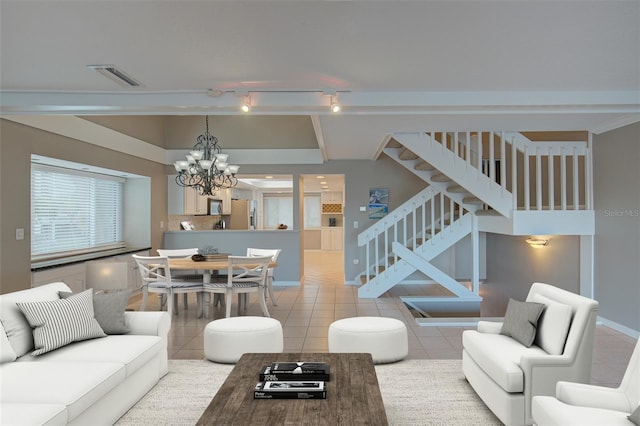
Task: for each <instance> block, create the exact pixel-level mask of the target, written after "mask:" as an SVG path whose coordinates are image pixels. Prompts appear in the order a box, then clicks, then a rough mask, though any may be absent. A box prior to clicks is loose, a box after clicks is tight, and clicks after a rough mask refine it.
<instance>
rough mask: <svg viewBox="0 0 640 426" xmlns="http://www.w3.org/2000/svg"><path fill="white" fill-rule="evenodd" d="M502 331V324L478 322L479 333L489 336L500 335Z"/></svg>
mask: <svg viewBox="0 0 640 426" xmlns="http://www.w3.org/2000/svg"><path fill="white" fill-rule="evenodd" d="M501 330H502V323H501V322H493V321H478V332H480V333H487V334H500V331H501Z"/></svg>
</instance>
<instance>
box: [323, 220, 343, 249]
mask: <svg viewBox="0 0 640 426" xmlns="http://www.w3.org/2000/svg"><path fill="white" fill-rule="evenodd" d="M320 246H321V248H322V250H335V251H341V250H342V247H343V232H342V228H339V227H335V226H334V227H323V228H321V230H320Z"/></svg>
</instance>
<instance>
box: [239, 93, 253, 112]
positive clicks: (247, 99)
mask: <svg viewBox="0 0 640 426" xmlns="http://www.w3.org/2000/svg"><path fill="white" fill-rule="evenodd" d="M240 110H241V111H242V112H249V111H251V96H249V95H245V96H243V97H242V105H241V106H240Z"/></svg>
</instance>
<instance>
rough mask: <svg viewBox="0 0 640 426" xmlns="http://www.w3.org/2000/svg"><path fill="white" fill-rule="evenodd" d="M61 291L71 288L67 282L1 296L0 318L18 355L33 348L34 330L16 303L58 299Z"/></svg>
mask: <svg viewBox="0 0 640 426" xmlns="http://www.w3.org/2000/svg"><path fill="white" fill-rule="evenodd" d="M60 291H71V289H70V288H69V287H68V286H67V285H66V284H65V283H52V284H47V285H43V286H40V287H34V288H30V289H27V290H21V291H16V292H13V293H7V294H3V295H1V296H0V320H2V325H3V326H4V329H5V331H6V333H7V337H8V338H9V342H10V343H11V347H12V348H13V350H14V352H15V353H16V356H18V357H20V356H22V355H24V354H26V353H27V352H29V351H31V350H32V349H33V331H32V329H31V326H30V325H29V322H28V321H27V319H26V318H25V317H24V315H23V314H22V312H21V311H20V309H18V305H16V303H17V302H38V301H45V300H58V299H60V297H59V296H58V292H60Z"/></svg>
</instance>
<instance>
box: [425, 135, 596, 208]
mask: <svg viewBox="0 0 640 426" xmlns="http://www.w3.org/2000/svg"><path fill="white" fill-rule="evenodd" d="M425 133H426V135H427V136H428V140H430V142H431V143H439V144H440V145H441V149H442V152H443V153H444V152H446V151H450V152H451V153H452V154H453V156H454V159H455V161H454V162H455V163H458V162H462V163H463V164H464V166H465V167H467V168H472V170H475V171H476V173H477V175H478V176H480V175H484V176H486V177H487V178H488V180H489V184H490V185H491V186H493V187H497V188H500V189H501V190H502V191H503V193H504V194H506V193H510V194H511V195H512V200H513V201H512V202H513V209H514V210H585V209H586V210H591V209H593V201H592V200H593V197H592V185H591V179H592V170H591V150H590V149H589V145H588V143H587V142H583V141H576V142H574V141H558V142H532V141H531V140H529V139H528V138H526V137H525V136H524V135H522V134H521V133H517V132H505V131H498V132H496V131H468V132H425ZM443 172H444V171H443ZM463 186H464V185H463ZM520 192H522V193H520Z"/></svg>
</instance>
